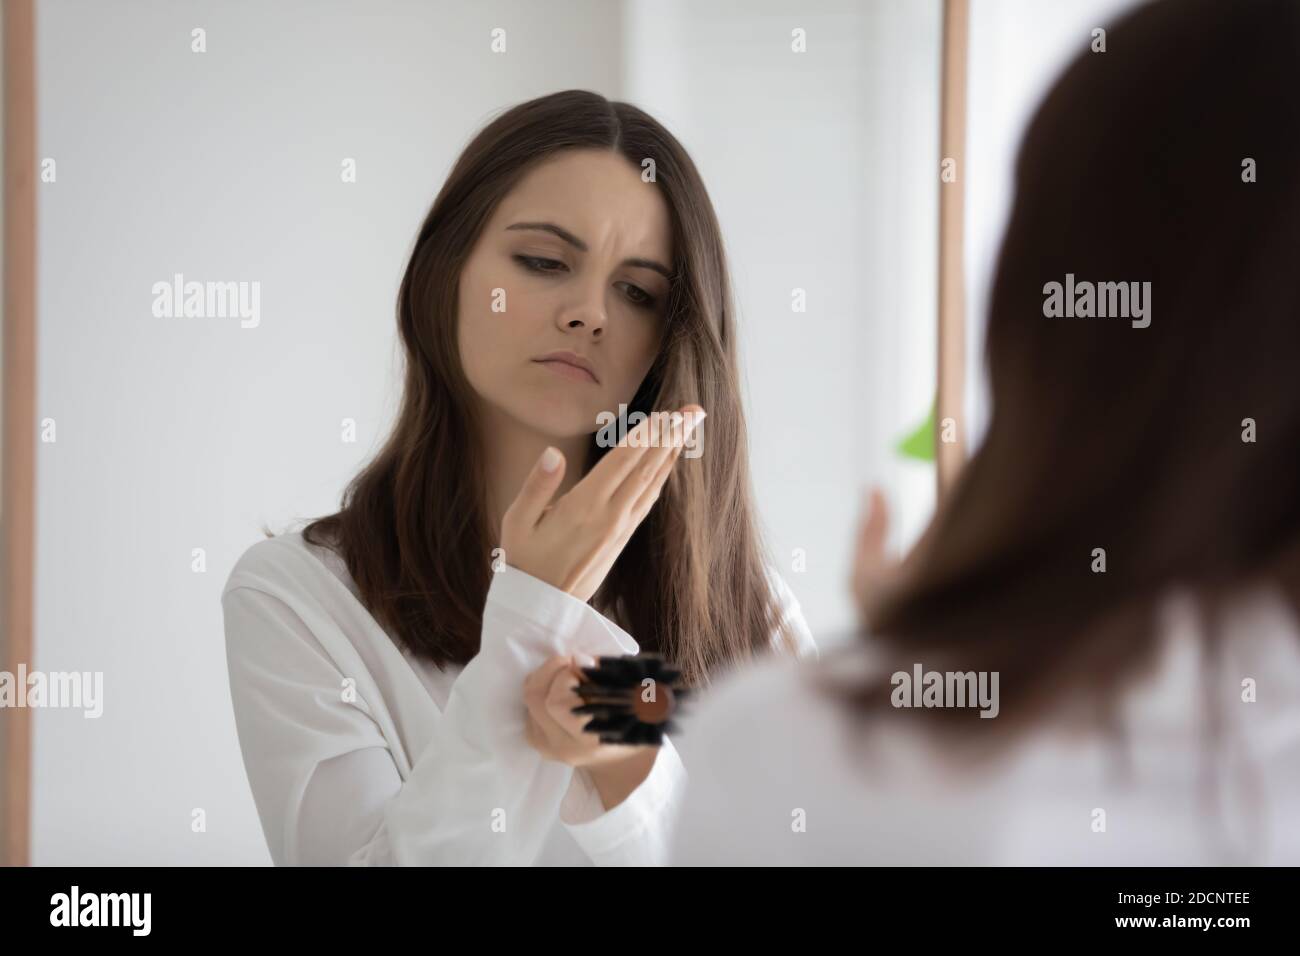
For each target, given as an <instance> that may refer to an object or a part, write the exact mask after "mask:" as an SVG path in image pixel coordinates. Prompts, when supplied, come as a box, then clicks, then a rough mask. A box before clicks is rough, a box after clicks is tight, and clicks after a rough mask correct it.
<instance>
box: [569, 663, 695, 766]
mask: <svg viewBox="0 0 1300 956" xmlns="http://www.w3.org/2000/svg"><path fill="white" fill-rule="evenodd" d="M581 670H582V680H580V681H579V682H578V686H577V688H576V693H577V695H578V696H579V697H581V698H582V701H583V703H582V705H581V706H579V707H575V708H573V713H575V714H591V720H589V721H587V723H586V725H585V726H584V727H583V728H582V729H583V730H584V731H585V732H586V733H589V734H600V742H601V743H606V744H648V745H650V746H652V747H658V746H660V745H661V744H662V743H663V737H664V734H666V733H669V732H670V731H676V730H677V725H676V724H675V723H673V719H672V718H673V716H674V715H675V714H676V713H677V712H678V710H679V709H680V707H681V704H682V701H683V700H684V699H685V698H686V697H687V696H688V695H689V693H690V692H689V690H688V689H687V688H685V687H683V686H681V684H680V680H681V676H682V672H681V671H680V670H678V669H677V668H676V667H674V666H673V665H671V664H669V663H668V662H667V661H665V660H664V659H663V657H662V656H660V655H659V654H625V655H623V656H621V657H600V658H597V660H596V666H595V667H584V668H582V669H581Z"/></svg>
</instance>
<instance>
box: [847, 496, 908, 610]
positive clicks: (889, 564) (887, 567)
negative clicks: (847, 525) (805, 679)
mask: <svg viewBox="0 0 1300 956" xmlns="http://www.w3.org/2000/svg"><path fill="white" fill-rule="evenodd" d="M888 534H889V509H888V507H887V506H886V505H885V496H884V494H883V493H882V492H881V490H880V489H879V488H872V489H871V492H870V496H869V498H868V501H867V506H866V512H865V513H864V514H863V515H862V517H861V518H860V519H859V523H858V537H857V541H856V542H855V546H854V554H853V577H852V579H851V580H850V586H851V587H852V589H853V598H854V600H855V601H856V602H857V605H858V611H859V613H860V614H861V615H862V619H863V621H864V622H866V621H868V620H870V618H871V615H872V613H873V612H874V611H875V609H876V607H877V606H878V605H879V603H880V599H881V597H882V596H883V594H884V593H885V591H887V590H888V589H889V587H890V586H891V585H892V584H893V583H894V581H895V580H896V579H897V577H898V569H899V562H898V561H896V560H894V559H893V558H891V557H889V556H887V555H886V553H885V539H886V538H887V537H888Z"/></svg>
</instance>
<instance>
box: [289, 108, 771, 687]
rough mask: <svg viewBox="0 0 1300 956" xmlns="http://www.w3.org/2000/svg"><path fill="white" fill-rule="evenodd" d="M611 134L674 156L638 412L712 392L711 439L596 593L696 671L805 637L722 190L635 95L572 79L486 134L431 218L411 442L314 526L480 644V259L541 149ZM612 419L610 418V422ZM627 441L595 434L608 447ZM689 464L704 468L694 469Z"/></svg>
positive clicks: (396, 605)
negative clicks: (727, 242)
mask: <svg viewBox="0 0 1300 956" xmlns="http://www.w3.org/2000/svg"><path fill="white" fill-rule="evenodd" d="M580 148H585V149H591V148H597V149H607V150H611V151H614V152H616V153H619V154H621V155H623V156H624V157H626V158H627V159H628V160H629V161H630V162H631V163H632V164H633V165H634V166H636V167H637V169H638V170H640V169H642V168H643V167H642V163H643V160H645V159H652V160H653V161H654V169H655V182H657V184H658V187H659V188H660V189H661V190H662V194H663V197H664V199H665V200H666V202H667V204H668V207H669V210H670V213H671V219H672V232H673V249H674V259H675V261H674V263H673V266H672V271H673V282H672V288H671V291H670V293H669V300H668V320H667V325H666V327H665V333H664V337H663V345H662V348H661V351H660V354H659V355H658V357H657V359H656V360H655V363H654V365H653V367H652V369H651V371H650V373H649V375H648V376H647V377H646V380H645V382H644V383H643V384H642V385H641V387H640V389H639V390H638V392H637V394H636V396H635V397H634V398H633V399H632V401H631V402H630V403H629V414H630V413H632V412H636V411H641V412H646V413H648V412H650V411H652V410H658V409H665V408H679V407H681V406H682V405H684V404H687V403H691V402H693V403H697V404H699V405H701V406H702V407H703V408H704V409H705V410H706V411H707V412H708V416H709V417H708V424H707V426H706V427H707V434H706V435H705V436H704V439H703V444H702V447H703V449H704V450H703V454H702V455H701V456H700V457H699V458H697V459H693V460H690V461H687V462H683V463H681V464H680V465H679V466H678V467H677V468H675V469H674V472H673V474H672V476H671V478H670V479H669V482H668V484H667V486H666V487H665V489H664V491H663V493H662V495H661V497H660V500H659V502H658V503H657V504H656V505H655V507H654V508H653V510H652V511H651V512H650V514H649V516H648V517H647V518H646V519H645V521H644V522H643V524H642V525H641V527H640V528H639V529H638V530H637V532H636V533H635V534H634V535H633V537H632V538H631V539H630V540H629V542H628V544H627V546H626V547H625V549H624V551H623V553H622V555H621V556H620V557H619V559H618V561H617V562H616V563H615V565H614V567H613V568H612V570H611V572H610V574H609V575H608V576H607V578H606V581H605V583H604V585H603V586H602V587H601V589H600V591H599V592H598V593H597V594H596V597H595V599H594V603H595V604H596V605H597V606H599V607H601V608H602V609H605V610H608V612H609V613H610V614H611V615H612V616H614V617H615V618H616V619H617V620H618V621H619V623H620V624H621V625H622V626H623V627H625V628H626V629H627V630H628V631H629V633H631V634H632V635H633V637H635V638H636V640H637V642H638V643H639V644H640V645H641V647H642V649H643V650H649V651H658V652H660V653H662V654H664V655H666V656H667V657H669V658H670V659H671V660H673V661H674V662H676V663H677V664H678V665H679V666H680V667H681V668H682V670H683V673H684V676H685V679H686V680H687V681H688V682H689V683H693V684H699V683H702V682H704V681H705V679H706V678H707V677H708V675H710V674H711V673H712V672H714V671H715V669H716V668H718V667H719V666H723V665H730V664H733V663H736V662H738V661H740V660H743V659H745V658H748V657H750V656H752V655H754V654H756V653H761V652H762V651H764V650H765V649H767V648H769V647H770V646H771V644H772V640H773V637H774V635H777V634H780V635H781V636H782V639H783V640H784V641H785V642H786V646H787V647H790V648H793V639H792V637H791V636H790V635H789V634H787V633H786V628H785V627H784V626H783V621H782V620H781V618H780V615H779V610H778V605H777V603H776V600H775V594H774V588H773V586H772V583H771V582H770V581H769V579H768V576H767V571H766V568H765V563H764V560H763V556H762V553H761V546H760V538H759V534H758V531H757V529H756V526H755V521H754V513H753V505H752V503H751V490H750V480H749V471H748V466H747V461H748V453H747V448H746V438H745V421H744V414H743V412H742V409H741V402H740V388H739V374H738V368H737V352H736V330H735V323H734V314H733V311H732V303H731V292H730V288H729V280H728V276H727V266H726V259H725V255H724V252H723V243H722V235H721V230H720V229H719V226H718V221H717V218H716V215H715V213H714V211H713V206H712V203H711V202H710V200H709V196H708V192H707V190H706V189H705V187H704V183H703V181H702V180H701V178H700V175H699V173H698V171H697V170H696V168H695V165H694V163H693V162H692V161H691V158H690V156H688V155H687V153H686V151H685V150H684V149H683V148H682V146H681V144H680V143H679V142H678V141H677V140H676V139H675V138H674V137H673V136H672V134H671V133H669V132H668V131H667V130H666V129H664V127H663V126H661V125H660V124H659V123H658V122H656V121H655V120H654V119H653V118H651V117H650V116H649V115H647V114H646V113H644V112H643V111H641V110H640V109H637V108H636V107H634V106H631V105H629V104H627V103H618V102H611V101H609V100H607V99H605V98H604V97H602V96H599V95H597V94H596V93H592V92H587V91H583V90H568V91H565V92H561V93H555V94H552V95H549V96H542V97H539V98H537V99H534V100H531V101H529V102H525V103H522V104H519V105H518V106H515V107H513V108H511V109H509V110H507V111H505V112H504V113H503V114H502V115H500V116H499V117H497V118H496V119H494V120H493V121H492V122H491V123H489V124H488V125H487V126H486V127H485V128H484V129H483V130H482V131H481V132H479V133H478V135H477V136H475V137H474V139H473V140H472V141H471V142H470V143H469V145H468V146H467V147H466V148H465V150H464V152H463V153H462V154H461V156H460V158H459V159H458V161H457V162H456V164H455V167H454V168H453V169H452V171H451V174H450V175H449V176H448V177H447V181H446V183H445V184H444V185H443V187H442V189H441V191H440V192H439V193H438V196H437V198H436V199H435V200H434V202H433V206H432V208H431V209H430V210H429V214H428V216H427V217H426V218H425V220H424V224H423V226H421V228H420V232H419V236H418V238H417V239H416V242H415V248H414V251H413V252H412V254H411V258H410V262H409V264H408V265H407V269H406V274H405V276H404V277H403V279H402V284H401V289H400V292H399V294H398V303H397V320H398V327H399V329H400V332H401V339H402V344H403V346H404V350H405V359H406V382H405V388H404V394H403V399H402V405H401V410H400V412H399V414H398V417H397V421H396V424H395V426H394V428H393V430H392V434H391V437H389V439H388V441H387V443H386V444H385V445H384V447H383V448H382V449H381V450H380V452H379V453H378V455H377V456H376V457H375V458H374V460H373V461H372V462H371V463H370V464H369V465H367V466H366V468H365V469H364V470H363V471H361V472H360V474H358V475H357V476H356V478H355V479H354V480H353V481H352V482H351V484H350V485H349V486H348V488H347V490H346V491H345V493H344V496H343V503H342V507H341V508H340V510H339V511H338V512H337V513H335V514H333V515H330V516H328V517H324V518H320V519H318V520H316V521H314V522H312V523H311V524H310V525H308V526H307V527H306V528H305V529H304V531H303V533H304V537H306V539H307V540H308V541H309V542H311V543H313V544H317V545H323V546H327V547H333V548H334V549H335V550H336V551H338V553H340V555H341V556H342V557H343V558H344V559H345V561H346V563H347V567H348V571H349V572H350V574H351V575H352V577H353V579H354V580H355V581H356V584H357V586H358V589H359V590H360V592H361V595H362V599H363V601H364V603H365V604H366V606H367V608H368V610H369V611H370V612H371V614H372V615H374V617H375V618H376V620H378V621H379V622H380V623H381V624H382V625H383V626H385V627H386V628H388V629H389V632H390V633H391V634H392V635H393V636H394V638H395V639H396V640H398V641H400V642H401V643H402V644H404V645H405V646H406V647H407V648H409V649H410V650H411V651H412V652H413V653H415V654H416V655H418V656H420V657H422V658H426V659H429V660H432V661H434V662H435V663H436V664H437V665H438V666H440V667H441V666H444V665H446V664H448V663H454V664H464V663H465V662H467V661H469V660H470V659H471V658H472V657H473V656H474V655H475V654H476V653H477V652H478V649H479V637H480V631H481V626H482V613H483V605H484V601H485V599H486V595H487V592H488V587H489V584H490V583H491V574H492V571H491V552H492V549H493V547H495V542H492V541H490V539H489V534H490V532H489V526H488V519H487V516H486V511H485V502H484V492H483V489H484V487H485V485H484V478H483V474H482V456H481V453H480V449H479V445H478V441H479V436H478V434H477V431H476V425H475V421H474V417H473V414H472V403H471V402H470V401H469V396H470V394H471V393H470V387H469V385H468V383H467V381H466V379H465V375H464V372H463V370H462V369H461V367H460V362H459V352H458V349H457V321H456V320H457V288H458V280H459V277H460V272H461V268H462V267H463V265H464V262H465V260H466V258H467V256H468V255H469V252H470V250H472V249H473V247H474V245H475V242H476V240H477V238H478V236H479V233H480V232H481V230H482V229H483V227H484V225H485V224H486V223H487V221H488V220H489V218H490V216H491V214H492V212H493V210H494V209H495V208H496V206H497V204H498V203H499V202H500V201H501V199H502V198H503V197H504V196H505V195H506V194H507V193H508V192H509V191H510V190H511V188H512V187H513V186H514V185H515V184H516V183H517V182H518V181H519V180H520V178H521V177H522V176H523V175H524V174H525V173H526V172H527V171H528V170H529V169H530V168H531V167H532V166H533V165H534V164H536V163H537V162H539V161H541V160H543V159H544V158H546V157H549V156H552V155H554V154H556V153H557V152H558V151H560V150H567V149H580ZM595 425H596V423H594V422H593V423H592V427H593V432H594V430H595ZM606 450H607V449H604V448H599V447H597V445H596V440H595V435H594V434H593V438H592V446H591V454H590V455H589V461H591V462H594V461H596V460H597V459H598V457H599V456H600V455H601V454H603V453H604V452H605V451H606ZM682 465H686V466H687V467H682Z"/></svg>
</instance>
